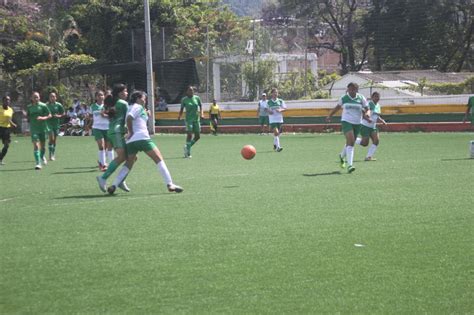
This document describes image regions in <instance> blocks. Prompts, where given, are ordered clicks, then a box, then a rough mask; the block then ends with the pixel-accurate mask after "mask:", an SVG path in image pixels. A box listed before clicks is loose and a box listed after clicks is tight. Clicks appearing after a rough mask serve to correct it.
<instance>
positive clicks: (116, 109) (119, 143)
mask: <svg viewBox="0 0 474 315" xmlns="http://www.w3.org/2000/svg"><path fill="white" fill-rule="evenodd" d="M127 98H128V91H127V86H125V85H124V84H116V85H115V86H114V87H113V89H112V95H108V96H107V97H106V98H105V100H104V103H105V107H106V113H107V115H108V116H109V131H108V133H107V134H108V136H109V139H110V141H111V142H112V146H113V147H114V149H115V153H117V156H116V157H115V159H114V160H113V161H112V162H110V164H109V166H108V168H107V170H106V171H105V173H104V174H102V176H97V182H98V183H99V188H100V190H102V191H103V192H106V191H107V184H106V182H107V178H109V177H110V175H112V173H113V172H114V171H115V170H116V169H117V168H118V167H119V166H120V164H122V163H123V162H125V161H126V160H127V149H126V145H125V117H126V115H127V111H128V103H127V102H126V99H127ZM118 187H119V188H120V189H122V190H124V191H127V192H129V191H130V189H129V188H128V187H127V184H126V183H125V181H123V182H122V183H121V184H120V185H119V186H118Z"/></svg>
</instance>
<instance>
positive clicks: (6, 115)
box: [0, 96, 16, 165]
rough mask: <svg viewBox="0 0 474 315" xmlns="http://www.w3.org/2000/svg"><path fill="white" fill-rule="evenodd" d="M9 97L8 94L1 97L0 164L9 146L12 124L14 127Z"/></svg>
mask: <svg viewBox="0 0 474 315" xmlns="http://www.w3.org/2000/svg"><path fill="white" fill-rule="evenodd" d="M10 105H11V99H10V96H4V97H3V98H2V107H1V108H0V138H1V139H2V144H3V148H2V151H1V152H0V165H3V164H4V163H3V159H4V158H5V155H7V152H8V148H9V147H10V142H11V139H10V128H11V127H12V126H13V127H15V128H16V125H15V123H14V122H13V120H12V118H13V109H12V108H11V107H10Z"/></svg>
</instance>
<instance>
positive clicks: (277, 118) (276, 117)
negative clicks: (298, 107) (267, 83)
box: [267, 88, 286, 152]
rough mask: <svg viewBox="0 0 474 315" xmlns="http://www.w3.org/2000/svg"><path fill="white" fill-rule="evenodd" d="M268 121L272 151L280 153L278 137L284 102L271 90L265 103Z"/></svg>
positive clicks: (274, 89)
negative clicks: (271, 134)
mask: <svg viewBox="0 0 474 315" xmlns="http://www.w3.org/2000/svg"><path fill="white" fill-rule="evenodd" d="M267 106H268V107H267V112H268V121H269V122H270V129H271V130H272V131H273V150H275V151H276V152H281V151H282V150H283V148H282V147H281V145H280V135H281V133H282V125H283V112H284V111H285V110H286V105H285V102H284V101H283V100H282V99H281V98H278V89H276V88H273V89H272V90H271V98H270V99H269V100H268V102H267Z"/></svg>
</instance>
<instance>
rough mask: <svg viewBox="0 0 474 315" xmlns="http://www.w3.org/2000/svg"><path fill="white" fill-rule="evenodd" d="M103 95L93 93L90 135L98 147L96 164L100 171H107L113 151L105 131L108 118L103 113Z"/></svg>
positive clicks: (100, 92) (107, 128) (99, 92)
mask: <svg viewBox="0 0 474 315" xmlns="http://www.w3.org/2000/svg"><path fill="white" fill-rule="evenodd" d="M104 99H105V95H104V92H103V91H97V92H96V93H95V103H94V104H92V105H91V112H92V135H93V136H94V139H95V141H96V142H97V146H98V147H99V153H98V164H99V169H100V170H101V171H106V170H107V164H108V163H107V160H108V161H109V162H112V160H113V159H114V151H113V147H112V143H111V142H110V140H109V137H108V135H107V131H108V130H109V117H108V116H107V114H106V113H105V111H104Z"/></svg>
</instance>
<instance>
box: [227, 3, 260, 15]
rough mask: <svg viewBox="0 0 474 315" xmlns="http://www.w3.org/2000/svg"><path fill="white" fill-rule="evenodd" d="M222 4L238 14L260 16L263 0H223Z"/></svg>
mask: <svg viewBox="0 0 474 315" xmlns="http://www.w3.org/2000/svg"><path fill="white" fill-rule="evenodd" d="M222 2H223V3H224V4H227V5H229V7H230V8H231V9H232V11H234V12H235V13H236V14H237V15H240V16H253V17H257V16H260V14H261V13H260V12H261V11H262V5H263V2H264V0H223V1H222Z"/></svg>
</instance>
